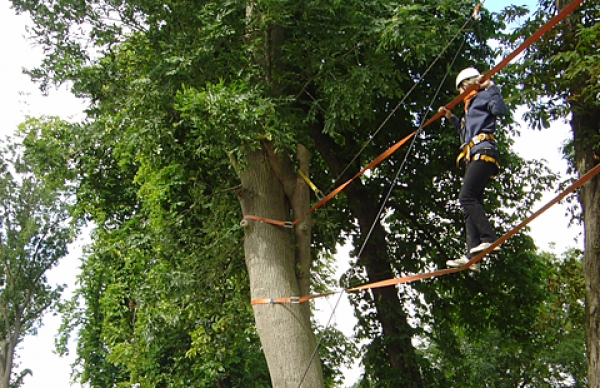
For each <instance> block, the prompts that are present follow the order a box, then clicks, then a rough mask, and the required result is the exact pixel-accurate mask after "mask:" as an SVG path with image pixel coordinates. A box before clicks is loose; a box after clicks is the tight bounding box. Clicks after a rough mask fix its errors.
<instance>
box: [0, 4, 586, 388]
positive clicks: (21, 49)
mask: <svg viewBox="0 0 600 388" xmlns="http://www.w3.org/2000/svg"><path fill="white" fill-rule="evenodd" d="M527 2H529V3H531V1H527ZM489 3H493V1H488V4H486V6H488V7H489V6H491V5H493V4H489ZM28 23H30V20H29V17H28V16H26V15H21V16H17V15H15V13H14V10H12V9H11V8H10V2H9V1H8V0H0V53H1V57H0V74H1V75H2V78H1V81H0V113H1V115H2V116H1V117H2V121H1V122H0V123H1V124H0V136H2V137H4V135H8V134H12V133H13V132H14V131H15V130H16V128H17V125H18V124H19V123H20V122H22V121H23V120H24V118H25V116H27V115H29V116H39V115H43V114H46V115H57V116H60V117H62V118H70V117H81V111H82V108H83V105H82V104H81V103H80V102H79V101H78V100H77V99H75V98H74V97H73V96H71V95H70V94H69V93H68V92H67V91H66V90H64V89H60V90H51V91H50V95H49V96H48V97H44V96H42V95H41V93H40V92H39V90H38V88H37V87H36V86H35V85H33V84H32V83H31V81H30V80H29V77H28V76H26V75H23V74H22V71H21V69H22V68H23V67H27V68H31V67H34V66H36V65H37V64H39V63H40V61H41V58H42V52H41V49H40V48H36V47H32V46H31V44H30V42H28V41H27V40H26V39H25V34H26V33H25V25H26V24H28ZM521 132H522V136H521V138H520V139H517V143H516V145H515V150H516V151H517V152H518V153H519V154H520V155H521V156H523V157H524V158H526V159H531V158H537V159H546V160H547V161H548V164H549V165H550V166H551V167H552V168H553V170H554V171H556V172H558V173H560V174H561V175H564V173H565V171H566V162H565V161H564V160H563V159H562V155H561V152H560V146H561V144H562V143H563V142H564V141H565V140H566V139H568V138H569V136H570V133H569V127H568V125H566V124H564V123H555V124H554V125H553V126H552V127H551V128H550V129H548V130H545V131H544V132H543V134H542V133H540V132H537V131H533V130H530V129H528V128H526V127H524V128H522V131H521ZM552 197H554V194H546V195H545V196H544V199H543V200H542V202H541V203H540V205H539V206H538V207H541V205H543V203H545V202H547V201H548V200H549V199H551V198H552ZM531 227H532V233H531V234H532V236H533V237H534V239H535V240H536V243H537V244H538V246H539V247H540V248H541V249H545V250H548V249H549V245H550V243H555V244H556V248H555V252H557V253H561V252H563V251H564V250H565V249H566V248H568V247H572V246H578V247H581V245H582V244H581V241H579V242H574V240H573V239H574V237H575V236H576V235H577V234H579V233H580V229H581V228H579V227H571V228H568V218H567V216H565V210H564V208H563V207H560V206H555V207H553V208H551V209H550V210H548V211H547V212H546V213H544V214H543V215H542V216H540V217H539V218H538V219H537V220H535V221H534V222H533V223H532V224H531ZM80 250H81V242H79V243H77V244H75V245H74V246H73V247H72V249H71V251H72V253H71V255H69V256H68V257H66V258H65V259H63V260H62V262H61V264H60V265H59V266H58V267H57V268H56V269H54V270H52V271H51V272H50V282H51V283H60V284H67V285H68V287H69V289H68V290H67V293H66V294H65V296H68V295H69V294H70V292H71V290H72V289H73V287H74V282H75V277H76V276H77V273H78V269H77V267H78V263H79V259H78V257H79V256H78V255H79V252H80ZM347 260H348V259H347V258H344V257H340V267H341V269H340V273H341V272H343V270H345V268H346V263H347ZM336 298H337V296H334V297H331V298H329V300H321V301H320V302H319V304H318V305H317V307H318V308H319V309H320V310H321V313H320V315H322V316H323V317H322V319H321V321H322V323H323V324H325V323H326V321H327V319H328V318H329V315H330V313H331V311H332V306H333V305H334V304H335V301H336ZM59 325H60V318H59V317H54V316H51V315H47V316H45V317H44V326H43V327H42V328H41V329H40V331H39V333H38V336H37V337H28V338H26V339H25V341H24V342H23V344H22V346H21V349H20V350H19V357H20V358H19V360H18V362H20V364H21V365H20V367H19V370H20V369H23V368H30V369H32V371H33V376H28V377H26V378H25V384H24V386H25V388H66V387H69V381H70V373H71V367H70V364H71V363H72V362H73V360H74V355H71V356H70V357H68V358H60V357H58V356H57V355H56V354H55V353H54V336H55V335H56V332H57V330H58V327H59ZM333 325H336V326H337V327H338V328H339V329H341V330H342V331H344V332H345V333H347V334H351V333H352V328H353V326H354V318H353V314H352V311H351V309H350V307H349V304H348V302H347V299H346V298H343V300H342V303H341V306H340V307H339V308H338V310H337V312H336V314H335V316H334V319H333ZM71 351H72V353H74V344H71ZM359 373H360V369H359V368H358V367H357V368H353V369H352V370H351V371H348V373H347V376H348V380H349V381H352V380H354V379H355V377H356V376H358V375H359ZM73 386H74V387H80V385H79V384H77V385H73Z"/></svg>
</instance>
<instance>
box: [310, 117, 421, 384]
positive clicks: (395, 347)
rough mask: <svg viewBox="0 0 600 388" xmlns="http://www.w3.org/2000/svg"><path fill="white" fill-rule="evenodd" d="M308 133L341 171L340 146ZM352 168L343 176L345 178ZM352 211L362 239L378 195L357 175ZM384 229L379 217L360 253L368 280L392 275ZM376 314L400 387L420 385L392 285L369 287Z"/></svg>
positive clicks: (350, 198)
mask: <svg viewBox="0 0 600 388" xmlns="http://www.w3.org/2000/svg"><path fill="white" fill-rule="evenodd" d="M311 136H312V138H313V140H314V141H315V144H316V145H317V149H318V150H319V153H320V154H321V156H322V157H323V159H324V160H325V163H326V164H327V165H328V166H329V168H330V169H331V171H332V172H333V173H335V174H340V173H341V172H342V169H343V168H344V166H343V165H342V162H340V160H339V159H338V157H337V155H343V153H342V151H341V150H340V149H339V147H338V146H337V145H336V144H335V143H334V142H333V141H332V140H331V139H330V138H329V137H327V136H325V135H323V134H322V132H321V131H320V130H319V129H318V128H314V129H313V130H312V131H311ZM353 174H354V172H351V173H347V175H348V176H346V177H342V179H341V181H342V182H343V181H345V180H346V179H348V178H349V177H350V176H352V175H353ZM344 194H345V195H346V197H347V198H348V203H349V205H350V208H351V209H352V213H353V214H354V215H355V216H356V218H357V219H358V223H359V226H360V230H361V238H362V239H365V238H366V236H367V233H368V232H369V230H370V228H371V225H372V223H373V221H374V220H376V217H377V213H378V208H377V203H378V202H379V201H378V200H377V199H375V198H373V197H372V196H371V194H370V193H369V191H368V190H367V189H366V188H365V186H364V185H363V184H362V183H361V181H360V180H359V179H357V180H355V181H354V182H353V183H351V184H350V185H349V186H348V187H346V189H345V190H344ZM387 252H388V249H387V240H386V231H385V229H384V228H383V226H382V225H381V223H380V222H379V221H378V222H377V224H376V225H375V227H374V228H373V231H372V233H371V236H370V238H369V242H368V243H367V245H366V246H365V249H364V251H363V252H362V255H361V257H360V261H359V264H360V265H362V266H364V268H365V270H366V272H367V275H368V278H369V282H377V281H380V280H384V279H391V278H394V277H395V274H394V272H393V270H392V267H391V264H390V262H389V257H388V256H387ZM372 293H373V297H374V303H375V310H376V312H377V318H378V320H379V323H380V324H381V330H382V332H383V335H384V338H383V340H384V344H385V351H386V353H387V354H386V357H387V359H388V361H389V364H390V366H391V367H392V368H394V372H395V373H394V374H395V375H396V376H397V377H398V381H397V384H398V386H399V387H415V388H420V387H423V383H422V379H421V373H420V369H419V364H418V360H417V359H418V357H417V355H416V352H415V348H414V346H413V345H412V342H411V338H412V336H413V334H414V329H413V328H412V327H411V326H410V325H409V323H408V321H407V315H406V313H405V311H404V306H403V304H402V301H401V300H400V298H399V297H398V292H397V290H396V288H395V287H384V288H378V289H374V290H372Z"/></svg>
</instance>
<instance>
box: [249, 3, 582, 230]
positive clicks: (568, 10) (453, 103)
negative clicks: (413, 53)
mask: <svg viewBox="0 0 600 388" xmlns="http://www.w3.org/2000/svg"><path fill="white" fill-rule="evenodd" d="M583 1H584V0H573V1H572V2H571V3H569V5H567V6H566V7H565V8H563V9H562V10H561V11H560V12H559V13H558V14H557V15H556V16H554V17H553V18H552V19H550V20H548V21H547V22H546V24H544V25H543V26H542V27H541V28H540V29H539V30H537V31H536V32H535V33H534V34H533V35H531V36H530V37H529V38H527V39H525V41H524V42H523V43H521V45H519V47H517V48H516V49H515V50H514V51H513V52H511V53H510V54H509V55H507V56H506V58H504V59H503V60H502V61H500V63H498V64H497V65H496V66H494V67H493V68H492V69H491V70H489V71H488V72H487V73H485V74H484V75H483V77H482V81H485V80H488V79H490V78H491V76H493V75H494V74H496V73H497V72H499V71H500V70H501V69H502V68H503V67H504V66H506V65H507V64H508V63H509V62H510V61H512V60H513V59H514V58H515V57H516V56H517V55H519V54H520V53H521V52H522V51H523V50H525V49H526V48H527V47H529V46H530V45H531V44H532V43H533V42H535V41H536V40H538V39H539V38H540V37H541V36H542V35H544V34H545V33H546V32H547V31H548V30H549V29H551V28H552V27H554V25H556V24H557V23H558V22H559V21H561V20H562V19H564V17H565V16H567V15H568V14H569V13H571V12H572V11H573V10H574V9H575V8H577V6H578V5H579V4H581V3H582V2H583ZM477 87H478V85H477V84H473V85H470V86H469V87H467V89H466V90H464V91H463V92H462V93H461V94H459V95H458V96H456V97H455V98H454V99H453V100H452V101H450V102H449V103H448V104H446V105H445V106H444V108H446V109H447V110H450V109H452V108H454V107H455V106H456V105H457V104H458V103H459V102H461V101H462V100H463V99H464V97H465V96H466V95H467V94H469V93H471V92H472V91H473V90H475V89H476V88H477ZM443 115H444V114H443V113H442V112H437V113H436V114H434V115H433V116H432V117H431V118H430V119H429V120H427V121H426V122H425V123H424V124H423V125H421V126H420V127H419V129H418V130H420V129H422V128H425V127H426V126H428V125H429V124H431V123H433V122H434V121H436V120H437V119H439V118H440V117H442V116H443ZM418 130H417V131H414V132H413V133H411V134H409V135H408V136H407V137H405V138H404V139H402V140H400V141H399V142H397V143H396V144H394V145H393V146H391V147H390V148H388V149H387V150H386V151H384V152H383V153H382V154H381V155H379V156H378V157H377V158H375V159H374V160H373V161H372V162H371V163H369V164H368V165H367V166H365V167H364V168H363V169H362V170H360V171H359V172H358V173H357V174H356V175H354V176H353V177H352V178H351V179H349V180H348V181H346V182H345V183H343V184H342V185H340V186H339V187H337V188H336V189H334V190H333V191H332V192H331V193H329V194H328V195H326V196H325V197H324V198H323V199H321V200H320V201H319V202H317V203H316V204H315V205H314V206H313V207H311V208H310V209H309V210H308V211H307V212H306V213H305V214H304V215H302V216H301V217H299V218H297V219H295V220H294V221H291V227H293V226H294V225H296V224H297V223H298V222H300V220H302V219H303V218H304V217H306V216H307V215H308V214H310V213H312V212H313V211H315V210H316V209H318V208H320V207H321V206H323V205H324V204H325V203H326V202H328V201H329V200H330V199H331V198H333V197H334V196H336V195H337V194H338V193H339V192H340V191H342V190H343V189H344V188H345V187H346V186H348V185H349V184H350V182H352V181H353V180H354V179H356V178H358V177H359V176H360V175H362V174H364V173H365V172H366V171H367V170H369V169H371V168H373V167H374V166H375V165H377V164H379V163H381V161H382V160H384V159H386V158H387V157H388V156H390V155H391V154H393V153H394V152H395V151H396V150H397V149H398V148H400V147H401V146H402V145H403V144H404V143H405V142H406V141H407V140H408V139H410V138H411V137H412V136H414V135H415V134H416V133H417V132H418ZM244 219H254V220H256V219H258V220H259V221H263V222H267V223H270V224H273V225H280V226H289V223H290V221H286V222H284V221H277V220H272V219H269V218H262V217H257V216H248V215H246V216H244Z"/></svg>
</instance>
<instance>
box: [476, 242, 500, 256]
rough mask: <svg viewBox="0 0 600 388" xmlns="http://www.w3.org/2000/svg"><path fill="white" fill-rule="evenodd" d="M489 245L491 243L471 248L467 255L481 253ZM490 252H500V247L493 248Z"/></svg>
mask: <svg viewBox="0 0 600 388" xmlns="http://www.w3.org/2000/svg"><path fill="white" fill-rule="evenodd" d="M490 245H492V243H490V242H482V243H481V244H479V245H477V246H476V247H473V248H471V250H470V251H469V253H472V254H477V253H479V252H483V251H485V250H486V249H487V248H488V247H489V246H490ZM492 252H500V247H499V246H495V247H494V249H492ZM490 253H491V252H490Z"/></svg>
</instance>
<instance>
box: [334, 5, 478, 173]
mask: <svg viewBox="0 0 600 388" xmlns="http://www.w3.org/2000/svg"><path fill="white" fill-rule="evenodd" d="M481 4H482V3H477V4H476V5H475V8H474V9H473V14H472V15H471V16H470V17H469V18H468V19H467V21H466V22H464V24H463V25H462V26H461V27H460V28H459V29H458V31H457V32H456V34H454V36H453V37H452V39H450V40H449V41H448V43H446V46H444V48H443V49H442V51H441V52H440V53H439V54H438V56H437V57H436V58H435V59H434V60H433V62H431V64H430V65H429V67H428V68H427V69H425V71H424V72H423V74H421V76H420V77H419V79H417V82H415V83H414V84H413V85H412V86H411V88H410V89H409V90H408V92H406V94H405V95H404V96H403V97H402V99H401V100H400V101H399V102H398V103H397V104H396V106H395V107H394V109H392V110H391V112H390V113H389V114H388V115H387V116H386V117H385V119H384V120H383V122H382V123H381V124H380V125H379V127H377V129H376V130H375V132H374V133H373V135H371V137H370V138H369V139H368V140H367V141H366V142H365V144H363V146H362V147H361V149H360V150H359V151H358V152H357V153H356V155H354V157H353V158H352V160H351V161H350V162H348V164H347V165H346V167H345V168H344V169H343V170H342V172H341V173H340V174H338V177H337V178H336V179H335V181H337V180H338V179H340V178H341V177H342V176H343V175H344V174H345V173H346V171H348V169H349V168H350V166H351V165H352V163H354V161H355V160H356V159H358V157H359V156H360V154H362V152H363V151H364V150H365V149H366V148H367V146H368V145H369V144H370V143H371V142H372V141H373V139H374V138H375V136H377V134H378V133H379V132H380V131H381V130H382V129H383V127H384V126H385V124H386V123H387V122H388V121H389V120H390V119H391V118H392V116H393V115H394V113H396V111H397V110H398V108H400V106H401V105H402V104H403V103H404V101H406V99H407V98H408V96H410V94H411V93H412V92H413V91H414V90H415V89H416V88H417V86H419V84H420V83H421V81H423V79H424V78H425V76H426V75H427V74H428V73H429V72H430V71H431V69H432V68H433V66H434V65H435V64H436V63H437V61H438V60H439V59H440V58H441V57H442V55H444V53H445V52H446V50H448V47H450V45H451V44H452V42H454V40H455V39H456V38H457V37H458V35H460V33H461V32H462V31H463V30H464V29H465V28H466V26H467V25H468V24H469V22H471V20H472V19H473V18H474V15H475V13H476V12H479V9H480V8H481ZM463 43H464V42H463ZM461 47H462V44H461ZM459 51H460V50H459ZM335 181H334V182H335Z"/></svg>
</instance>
